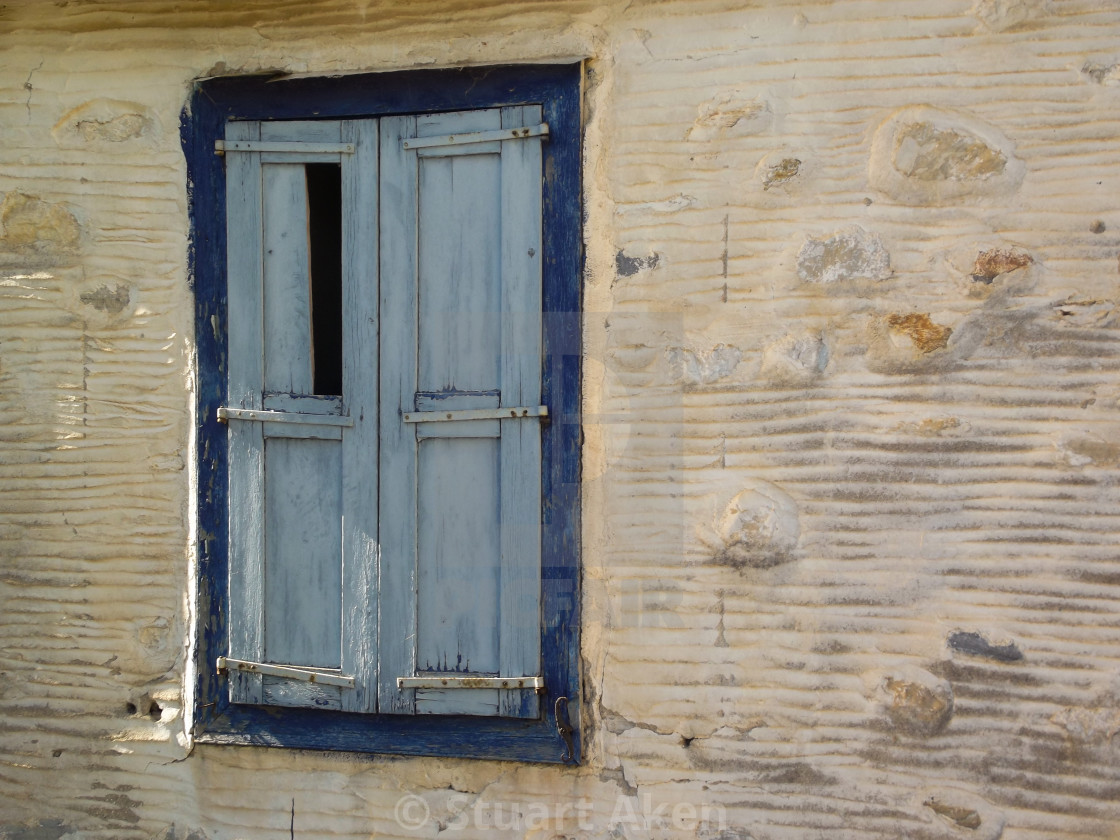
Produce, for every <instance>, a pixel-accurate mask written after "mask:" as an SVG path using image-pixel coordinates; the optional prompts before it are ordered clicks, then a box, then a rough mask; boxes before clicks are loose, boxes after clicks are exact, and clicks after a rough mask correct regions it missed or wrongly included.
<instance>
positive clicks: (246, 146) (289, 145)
mask: <svg viewBox="0 0 1120 840" xmlns="http://www.w3.org/2000/svg"><path fill="white" fill-rule="evenodd" d="M227 152H272V153H274V154H275V153H277V152H279V153H280V154H291V155H319V154H331V155H339V154H341V155H352V154H354V144H353V143H302V142H299V141H290V140H289V141H285V140H215V141H214V153H215V154H219V155H224V154H226V153H227Z"/></svg>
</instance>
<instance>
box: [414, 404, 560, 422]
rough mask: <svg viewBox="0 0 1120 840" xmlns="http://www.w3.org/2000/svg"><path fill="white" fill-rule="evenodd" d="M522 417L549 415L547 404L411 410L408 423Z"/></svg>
mask: <svg viewBox="0 0 1120 840" xmlns="http://www.w3.org/2000/svg"><path fill="white" fill-rule="evenodd" d="M522 417H548V406H547V405H532V406H528V405H519V406H511V407H509V408H460V409H458V410H453V411H410V412H409V413H408V414H406V415H404V422H406V423H446V422H447V421H448V420H509V419H511V418H512V419H520V418H522Z"/></svg>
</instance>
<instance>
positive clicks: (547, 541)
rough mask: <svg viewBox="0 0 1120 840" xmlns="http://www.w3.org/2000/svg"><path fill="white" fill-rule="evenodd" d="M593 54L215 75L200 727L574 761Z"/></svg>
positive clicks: (206, 129) (206, 164)
mask: <svg viewBox="0 0 1120 840" xmlns="http://www.w3.org/2000/svg"><path fill="white" fill-rule="evenodd" d="M579 72H580V71H579V67H578V65H570V66H559V67H547V66H534V67H522V68H483V69H474V70H470V71H425V72H410V73H400V74H378V75H362V76H351V77H347V78H344V79H336V80H323V79H290V80H284V79H279V80H273V81H270V80H268V79H265V78H252V79H232V78H231V79H213V80H209V81H206V82H202V83H200V84H199V85H198V88H197V90H196V94H195V96H194V97H193V99H192V102H191V107H190V109H189V110H188V111H187V112H185V114H184V119H183V139H184V148H185V150H186V153H187V157H188V167H189V175H190V181H191V196H192V208H191V213H192V244H193V247H192V267H193V279H194V284H195V291H196V308H197V325H198V329H197V338H198V357H199V384H200V388H199V406H198V409H199V420H200V429H199V476H200V487H201V492H200V499H199V525H200V530H199V547H200V552H199V553H200V575H199V593H198V612H199V614H200V615H201V616H202V617H203V618H202V619H201V620H200V622H199V625H200V626H199V633H198V643H197V645H196V648H197V653H196V665H197V669H198V672H199V679H198V686H197V691H196V709H197V711H196V723H195V731H196V735H197V737H198V738H199V739H200V740H202V741H212V742H226V743H257V744H275V745H280V746H290V747H305V748H317V749H344V750H353V751H373V752H394V753H406V754H424V755H459V756H477V757H491V758H512V759H522V760H534V761H560V760H563V759H565V758H566V759H567V760H577V755H578V744H577V743H574V741H573V740H572V736H571V734H570V730H571V727H570V726H569V725H568V724H569V719H568V716H569V715H571V716H572V719H574V715H575V714H576V713H577V711H578V696H579V695H578V672H577V667H576V662H577V657H578V640H577V623H578V612H577V602H576V595H577V590H578V498H579V496H578V471H579V402H578V400H579V324H580V321H579V282H578V281H579V235H578V223H579V222H578V219H579V210H578V208H579V177H578V172H579ZM216 150H217V151H218V152H220V153H221V155H220V156H219V155H216V154H215V151H216ZM558 701H559V702H558ZM558 713H559V715H560V719H559V720H557V719H556V716H557V714H558Z"/></svg>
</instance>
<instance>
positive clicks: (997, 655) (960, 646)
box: [947, 630, 1023, 662]
mask: <svg viewBox="0 0 1120 840" xmlns="http://www.w3.org/2000/svg"><path fill="white" fill-rule="evenodd" d="M947 641H948V645H949V647H950V648H952V649H953V650H956V651H960V652H961V653H967V654H969V655H970V656H979V657H983V658H984V659H994V660H995V661H996V662H1018V661H1019V660H1021V659H1022V658H1023V652H1022V651H1021V650H1019V647H1018V646H1017V645H1016V644H1015V643H1014V642H1007V643H1005V644H1002V645H996V644H992V643H991V642H989V641H988V640H987V639H985V638H984V636H983V635H981V634H980V633H974V632H969V631H964V630H959V631H957V632H954V633H950V634H949V638H948V640H947Z"/></svg>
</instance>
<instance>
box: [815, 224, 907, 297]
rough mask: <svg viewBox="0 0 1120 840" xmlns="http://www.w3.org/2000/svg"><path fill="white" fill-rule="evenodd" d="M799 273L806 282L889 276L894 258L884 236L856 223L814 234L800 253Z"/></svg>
mask: <svg viewBox="0 0 1120 840" xmlns="http://www.w3.org/2000/svg"><path fill="white" fill-rule="evenodd" d="M797 276H798V277H800V278H801V279H802V280H803V281H805V282H806V283H825V284H831V283H843V282H848V281H854V280H885V279H887V278H888V277H890V276H891V258H890V254H889V253H887V249H886V247H885V246H884V245H883V240H882V239H880V238H879V237H878V236H877V235H876V234H874V233H868V232H867V231H865V230H864V229H863V228H860V227H855V228H852V229H851V230H846V231H841V232H839V233H836V234H834V235H832V236H829V237H825V238H822V239H813V238H810V239H809V240H808V241H807V242H806V243H805V244H804V245H803V246H802V248H801V250H800V252H799V253H798V255H797Z"/></svg>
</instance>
